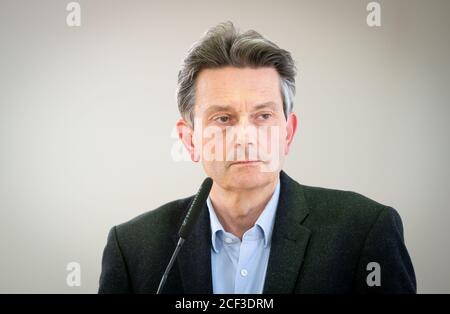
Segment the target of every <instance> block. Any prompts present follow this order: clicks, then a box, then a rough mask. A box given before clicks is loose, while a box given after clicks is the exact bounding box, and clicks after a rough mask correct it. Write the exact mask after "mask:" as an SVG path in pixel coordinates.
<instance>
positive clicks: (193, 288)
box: [173, 202, 212, 294]
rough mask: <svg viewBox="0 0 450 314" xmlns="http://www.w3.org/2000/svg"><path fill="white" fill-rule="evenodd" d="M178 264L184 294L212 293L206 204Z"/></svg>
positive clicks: (209, 233)
mask: <svg viewBox="0 0 450 314" xmlns="http://www.w3.org/2000/svg"><path fill="white" fill-rule="evenodd" d="M189 206H190V205H189ZM189 206H188V207H189ZM186 211H187V209H186ZM183 218H184V215H183ZM173 239H174V241H175V243H176V242H177V241H178V235H174V237H173ZM177 264H178V269H179V271H180V277H181V281H182V286H183V290H184V293H197V294H210V293H212V277H211V226H210V222H209V214H208V208H207V205H206V202H205V204H204V206H203V210H202V212H201V214H200V216H199V219H198V221H197V223H196V224H195V226H194V229H193V230H192V233H191V234H190V235H189V236H188V238H187V239H186V241H185V242H184V244H183V247H182V248H181V250H180V253H179V255H178V257H177Z"/></svg>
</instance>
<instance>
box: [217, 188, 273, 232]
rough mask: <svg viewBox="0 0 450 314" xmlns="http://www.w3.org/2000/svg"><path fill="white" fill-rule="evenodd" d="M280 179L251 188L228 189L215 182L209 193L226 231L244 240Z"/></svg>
mask: <svg viewBox="0 0 450 314" xmlns="http://www.w3.org/2000/svg"><path fill="white" fill-rule="evenodd" d="M277 183H278V180H275V181H274V182H270V183H268V184H267V185H264V186H261V187H260V188H257V189H251V190H227V189H223V188H222V187H220V186H219V185H218V184H213V186H212V188H211V192H210V194H209V196H210V198H211V202H212V205H213V207H214V211H215V213H216V215H217V218H218V219H219V221H220V223H221V224H222V226H223V228H224V229H225V231H227V232H230V233H232V234H234V235H235V236H237V237H238V238H239V239H241V240H242V236H243V235H244V233H245V232H246V231H247V230H249V229H250V228H252V227H253V226H254V225H255V223H256V220H257V219H258V217H259V216H260V215H261V213H262V211H263V210H264V208H265V207H266V205H267V203H268V202H269V200H270V199H271V197H272V195H273V193H274V191H275V188H276V186H277Z"/></svg>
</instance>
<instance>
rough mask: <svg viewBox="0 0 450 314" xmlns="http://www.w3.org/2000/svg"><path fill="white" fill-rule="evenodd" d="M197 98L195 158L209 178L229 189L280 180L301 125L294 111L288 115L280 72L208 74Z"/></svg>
mask: <svg viewBox="0 0 450 314" xmlns="http://www.w3.org/2000/svg"><path fill="white" fill-rule="evenodd" d="M195 96H196V97H195V107H194V115H195V121H194V131H193V134H192V147H191V148H192V149H193V151H191V156H198V157H199V158H200V160H201V161H202V165H203V168H204V170H205V172H206V174H207V175H208V176H210V177H211V178H213V180H214V182H215V183H217V184H219V185H220V186H221V187H222V188H224V189H253V188H258V187H261V186H264V185H267V184H269V183H270V182H273V181H274V180H276V179H277V177H278V174H279V171H280V170H281V167H282V164H283V161H284V157H285V156H286V155H287V153H288V151H289V146H290V143H291V141H292V138H293V135H294V133H295V129H296V126H297V120H296V117H295V115H294V114H293V113H292V114H290V115H289V117H288V119H286V117H285V116H284V112H283V101H282V96H281V92H280V77H279V75H278V73H277V71H276V70H275V69H273V68H269V67H264V68H256V69H254V68H235V67H224V68H220V69H206V70H202V71H201V72H200V73H199V75H198V77H197V83H196V90H195ZM185 144H186V143H185ZM194 159H195V157H193V160H194ZM194 161H196V160H194Z"/></svg>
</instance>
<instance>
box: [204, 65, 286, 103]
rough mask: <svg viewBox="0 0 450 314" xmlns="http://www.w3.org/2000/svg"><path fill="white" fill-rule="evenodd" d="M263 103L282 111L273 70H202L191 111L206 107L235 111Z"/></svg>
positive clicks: (278, 89) (275, 75) (278, 78)
mask: <svg viewBox="0 0 450 314" xmlns="http://www.w3.org/2000/svg"><path fill="white" fill-rule="evenodd" d="M267 102H273V103H275V104H278V105H280V108H282V107H281V106H282V98H281V92H280V76H279V74H278V72H277V71H276V70H275V69H274V68H270V67H262V68H236V67H224V68H218V69H205V70H202V71H201V72H200V73H199V75H198V77H197V82H196V89H195V107H196V110H198V111H199V112H202V111H205V110H206V109H208V107H210V106H217V105H220V106H224V105H227V106H232V107H235V108H236V109H239V108H242V106H246V107H251V106H253V105H257V104H261V103H267ZM249 109H250V108H249Z"/></svg>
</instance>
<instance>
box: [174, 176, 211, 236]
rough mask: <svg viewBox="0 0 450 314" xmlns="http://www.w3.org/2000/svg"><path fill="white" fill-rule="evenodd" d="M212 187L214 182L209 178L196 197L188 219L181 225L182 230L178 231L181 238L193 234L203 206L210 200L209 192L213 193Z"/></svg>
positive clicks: (187, 216) (187, 215) (188, 213)
mask: <svg viewBox="0 0 450 314" xmlns="http://www.w3.org/2000/svg"><path fill="white" fill-rule="evenodd" d="M212 185H213V180H212V179H211V178H209V177H208V178H206V179H205V180H204V181H203V183H202V185H201V186H200V189H199V190H198V192H197V194H196V195H195V197H194V199H193V201H192V203H191V206H190V208H189V210H188V212H187V214H186V217H185V218H184V221H183V224H182V225H181V227H180V230H179V231H178V235H179V236H180V237H181V238H183V239H186V238H187V237H188V235H189V234H190V233H191V230H192V228H193V227H194V225H195V223H196V221H197V219H198V216H199V215H200V212H201V210H202V208H203V206H204V205H205V202H206V199H207V198H208V195H209V191H211V188H212Z"/></svg>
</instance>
